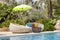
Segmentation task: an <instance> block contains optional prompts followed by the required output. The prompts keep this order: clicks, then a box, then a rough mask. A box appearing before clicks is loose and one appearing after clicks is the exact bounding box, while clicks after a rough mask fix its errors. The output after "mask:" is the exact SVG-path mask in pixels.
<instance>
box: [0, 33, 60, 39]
mask: <svg viewBox="0 0 60 40" xmlns="http://www.w3.org/2000/svg"><path fill="white" fill-rule="evenodd" d="M0 40H60V33H41V34H29V35H28V34H27V35H17V36H6V37H5V36H3V37H0Z"/></svg>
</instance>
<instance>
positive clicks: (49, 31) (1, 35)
mask: <svg viewBox="0 0 60 40" xmlns="http://www.w3.org/2000/svg"><path fill="white" fill-rule="evenodd" d="M46 33H60V31H47V32H40V33H23V34H22V33H21V34H5V35H0V37H7V36H9V37H10V36H20V35H36V34H46Z"/></svg>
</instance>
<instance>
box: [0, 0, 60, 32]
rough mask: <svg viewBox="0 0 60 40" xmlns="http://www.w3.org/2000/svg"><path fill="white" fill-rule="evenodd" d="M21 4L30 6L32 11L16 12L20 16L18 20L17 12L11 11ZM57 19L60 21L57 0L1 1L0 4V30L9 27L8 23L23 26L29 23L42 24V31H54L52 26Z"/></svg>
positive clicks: (59, 8) (59, 9) (58, 2)
mask: <svg viewBox="0 0 60 40" xmlns="http://www.w3.org/2000/svg"><path fill="white" fill-rule="evenodd" d="M21 1H22V0H21ZM21 4H27V5H30V6H32V7H33V9H32V11H31V10H28V11H23V12H18V15H22V16H21V17H22V18H21V19H20V18H19V16H18V15H17V12H14V11H12V10H13V8H14V7H15V6H18V5H21ZM21 13H23V14H21ZM58 19H60V1H59V0H57V1H56V0H39V1H32V0H25V1H24V0H23V2H16V1H15V0H12V1H10V0H3V1H1V2H0V28H3V27H9V24H10V23H17V24H20V25H25V24H27V23H30V22H37V23H42V24H44V26H45V28H44V31H53V30H55V28H54V26H55V24H56V21H57V20H58Z"/></svg>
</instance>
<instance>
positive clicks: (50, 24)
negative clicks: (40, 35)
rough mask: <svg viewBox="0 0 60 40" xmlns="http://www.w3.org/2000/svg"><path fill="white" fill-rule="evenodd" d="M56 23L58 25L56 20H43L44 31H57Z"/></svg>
mask: <svg viewBox="0 0 60 40" xmlns="http://www.w3.org/2000/svg"><path fill="white" fill-rule="evenodd" d="M55 23H56V19H48V20H42V24H44V31H53V30H55V28H54V26H55Z"/></svg>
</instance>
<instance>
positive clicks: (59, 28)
mask: <svg viewBox="0 0 60 40" xmlns="http://www.w3.org/2000/svg"><path fill="white" fill-rule="evenodd" d="M55 28H56V29H57V30H60V20H57V22H56V25H55Z"/></svg>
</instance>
